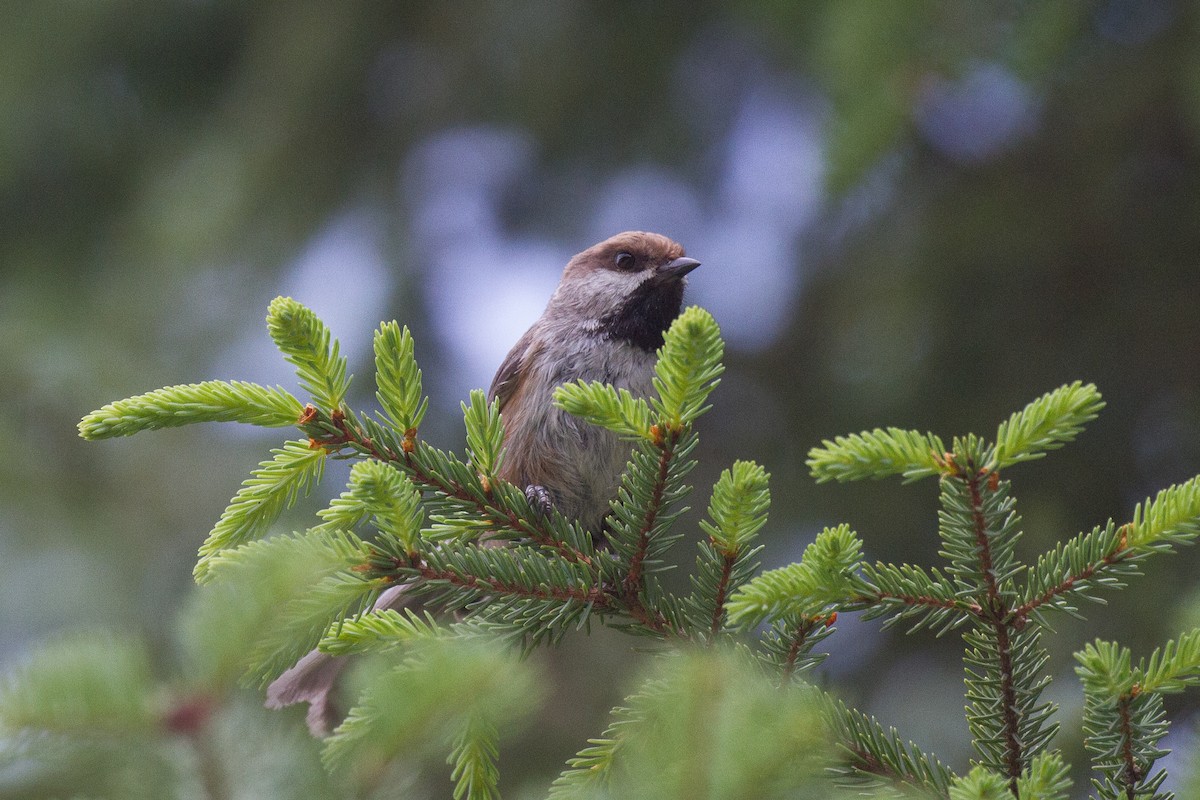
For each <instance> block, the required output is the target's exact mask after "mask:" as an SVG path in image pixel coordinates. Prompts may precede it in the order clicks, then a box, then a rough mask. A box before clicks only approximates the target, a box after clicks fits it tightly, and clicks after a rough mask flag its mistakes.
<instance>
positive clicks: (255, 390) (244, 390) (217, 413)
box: [79, 381, 304, 440]
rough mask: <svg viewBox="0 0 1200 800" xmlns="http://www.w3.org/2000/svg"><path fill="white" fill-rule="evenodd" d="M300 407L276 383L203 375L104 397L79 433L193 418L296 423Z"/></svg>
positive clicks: (129, 430)
mask: <svg viewBox="0 0 1200 800" xmlns="http://www.w3.org/2000/svg"><path fill="white" fill-rule="evenodd" d="M303 411H304V407H303V406H302V405H301V404H300V401H299V400H297V399H296V398H295V397H293V396H292V395H291V394H289V393H288V392H286V391H284V390H283V389H281V388H279V387H278V386H276V387H275V388H267V387H265V386H258V385H257V384H253V383H245V382H243V381H230V382H226V381H205V382H203V383H188V384H183V385H180V386H167V387H165V388H162V389H157V390H155V391H153V392H147V393H146V394H140V395H137V396H136V397H129V398H126V399H125V400H118V401H116V402H114V403H109V404H108V405H106V406H104V407H103V408H101V409H99V410H98V411H93V412H92V413H90V414H88V415H87V416H86V417H84V418H83V419H82V420H80V422H79V435H80V436H82V437H83V438H84V439H92V440H94V439H110V438H112V437H114V436H132V435H133V434H135V433H138V432H139V431H152V430H158V429H160V428H176V427H179V426H182V425H192V424H194V423H197V422H242V423H246V424H248V425H258V426H260V427H263V428H282V427H286V426H288V425H295V424H296V420H297V419H299V417H300V414H301V413H302V412H303Z"/></svg>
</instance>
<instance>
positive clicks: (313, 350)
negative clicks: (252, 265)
mask: <svg viewBox="0 0 1200 800" xmlns="http://www.w3.org/2000/svg"><path fill="white" fill-rule="evenodd" d="M267 329H268V330H269V331H270V333H271V338H272V339H273V340H274V342H275V344H276V346H277V347H278V348H279V350H280V352H282V353H283V356H284V358H285V359H287V361H288V363H289V364H292V365H293V366H295V367H296V374H297V375H298V376H299V378H300V385H301V386H303V387H304V390H305V391H307V392H309V393H310V394H311V395H312V396H313V398H314V399H315V400H316V401H317V405H318V406H320V407H321V408H322V409H324V410H325V411H330V412H332V411H334V410H336V409H339V408H341V406H342V404H343V403H344V402H345V399H346V391H347V390H348V389H349V388H350V378H349V377H348V376H347V375H346V359H345V358H343V357H341V356H340V355H339V354H338V343H337V340H335V339H333V337H332V336H331V335H330V333H329V329H328V328H326V327H325V323H323V322H322V321H321V320H320V319H318V318H317V315H316V314H314V313H313V312H312V310H311V309H309V308H307V307H305V306H303V305H301V304H300V303H298V302H296V301H295V300H293V299H292V298H290V297H276V298H275V299H274V300H272V301H271V305H270V307H269V308H268V310H267Z"/></svg>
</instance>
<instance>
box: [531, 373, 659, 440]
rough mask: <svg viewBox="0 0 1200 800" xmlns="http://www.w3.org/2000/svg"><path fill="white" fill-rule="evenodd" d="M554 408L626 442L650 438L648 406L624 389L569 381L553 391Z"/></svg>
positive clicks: (651, 436)
mask: <svg viewBox="0 0 1200 800" xmlns="http://www.w3.org/2000/svg"><path fill="white" fill-rule="evenodd" d="M554 405H556V406H558V407H559V408H561V409H562V410H563V411H566V412H567V413H568V414H572V415H574V416H576V417H579V418H580V419H583V420H586V421H588V422H590V423H591V424H593V425H598V426H600V427H601V428H606V429H608V430H610V431H613V432H614V433H616V434H618V435H619V436H621V437H623V438H626V439H632V440H634V441H637V440H641V439H653V438H654V434H653V432H652V431H651V418H650V404H649V403H647V402H646V401H645V400H644V399H643V398H641V397H634V396H633V395H632V394H630V392H629V390H628V389H623V388H622V389H616V388H614V387H612V386H609V385H608V384H605V383H600V382H599V381H590V382H588V381H582V380H581V381H572V382H570V383H564V384H563V385H561V386H559V387H557V388H556V389H555V390H554Z"/></svg>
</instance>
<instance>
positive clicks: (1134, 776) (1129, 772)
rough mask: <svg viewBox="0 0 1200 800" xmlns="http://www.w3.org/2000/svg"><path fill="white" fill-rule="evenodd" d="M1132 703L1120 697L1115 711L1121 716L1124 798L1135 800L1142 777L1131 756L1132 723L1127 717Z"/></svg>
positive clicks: (1129, 699)
mask: <svg viewBox="0 0 1200 800" xmlns="http://www.w3.org/2000/svg"><path fill="white" fill-rule="evenodd" d="M1132 702H1133V699H1132V698H1130V697H1122V698H1121V699H1120V700H1119V701H1117V710H1118V713H1119V714H1120V715H1121V760H1122V761H1124V762H1125V769H1124V775H1123V777H1124V782H1125V797H1126V798H1127V800H1135V798H1136V797H1137V788H1138V784H1139V783H1141V782H1142V778H1143V777H1144V775H1143V772H1142V770H1141V768H1140V767H1139V766H1138V764H1137V759H1136V758H1135V757H1134V755H1133V722H1132V720H1131V719H1130V715H1129V705H1130V703H1132Z"/></svg>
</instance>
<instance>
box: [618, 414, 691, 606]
mask: <svg viewBox="0 0 1200 800" xmlns="http://www.w3.org/2000/svg"><path fill="white" fill-rule="evenodd" d="M676 444H678V438H677V435H676V434H675V433H674V432H672V431H668V432H666V434H665V435H660V436H658V437H657V441H656V442H655V445H656V446H657V448H658V469H657V471H656V473H655V475H654V480H653V484H652V487H651V489H650V498H649V501H648V502H647V503H645V506H644V509H643V512H642V517H641V519H640V520H639V521H638V524H637V529H636V540H635V543H634V546H633V552H632V553H630V555H629V557H628V566H627V571H626V573H625V577H624V578H623V579H622V581H621V594H622V596H623V598H624V600H625V603H626V605H627V607H628V609H629V613H630V615H631V616H632V617H633V618H634V619H636V620H637V621H638V622H641V623H643V624H645V625H648V626H650V627H652V628H656V629H658V628H661V627H662V622H661V621H660V620H659V619H658V618H657V617H655V616H654V615H653V613H652V612H651V610H650V609H647V608H646V607H645V605H644V602H643V595H644V592H645V589H646V575H645V569H646V563H645V562H646V558H647V556H648V555H649V553H650V542H651V536H652V535H653V534H654V532H655V528H656V527H657V526H658V524H659V515H660V514H661V513H662V511H663V506H664V505H665V502H666V491H667V481H668V478H669V477H670V469H671V462H672V459H673V457H674V456H675V446H676Z"/></svg>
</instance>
